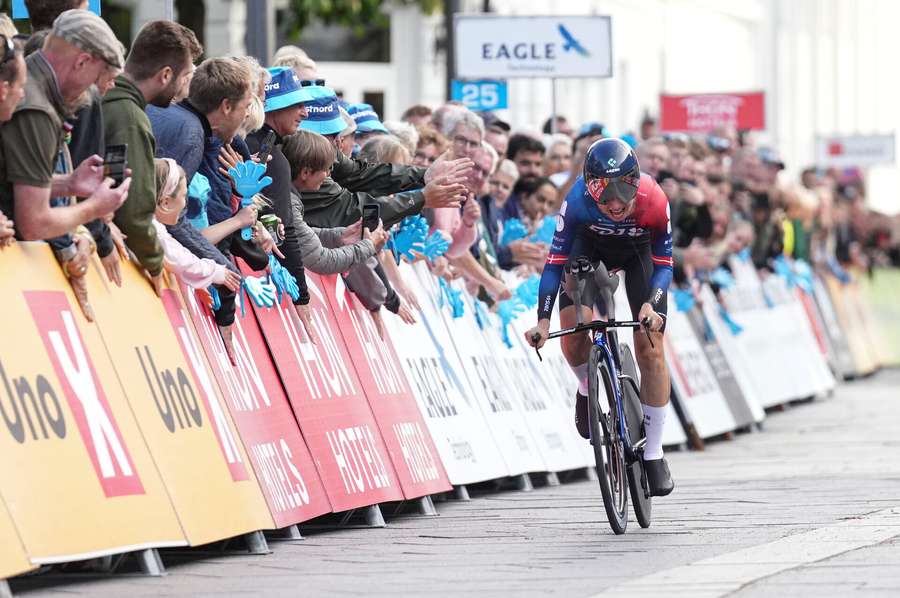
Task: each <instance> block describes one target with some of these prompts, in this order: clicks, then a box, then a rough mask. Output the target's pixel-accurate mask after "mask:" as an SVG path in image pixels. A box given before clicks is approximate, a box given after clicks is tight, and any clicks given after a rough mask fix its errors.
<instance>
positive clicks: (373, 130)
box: [347, 104, 390, 151]
mask: <svg viewBox="0 0 900 598" xmlns="http://www.w3.org/2000/svg"><path fill="white" fill-rule="evenodd" d="M347 113H348V114H350V116H352V117H353V120H354V121H356V144H357V148H356V151H359V148H360V147H362V144H363V143H365V142H366V139H369V138H370V137H375V136H376V135H388V134H390V131H388V130H387V128H386V127H385V126H384V125H383V124H382V123H381V119H380V118H379V117H378V113H377V112H375V109H374V108H372V106H371V105H370V104H350V106H348V107H347Z"/></svg>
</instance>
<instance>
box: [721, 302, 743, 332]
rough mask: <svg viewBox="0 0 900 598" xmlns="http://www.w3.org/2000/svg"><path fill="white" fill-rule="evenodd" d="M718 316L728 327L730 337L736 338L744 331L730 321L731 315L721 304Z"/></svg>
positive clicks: (741, 327)
mask: <svg viewBox="0 0 900 598" xmlns="http://www.w3.org/2000/svg"><path fill="white" fill-rule="evenodd" d="M719 316H720V317H721V318H722V321H723V322H725V324H726V325H727V326H728V329H729V330H730V331H731V334H732V336H737V335H739V334H740V333H742V332H743V331H744V327H743V326H741V325H740V324H738V323H737V322H735V321H734V320H732V319H731V314H729V313H728V310H727V309H725V306H724V305H722V304H721V303H720V304H719Z"/></svg>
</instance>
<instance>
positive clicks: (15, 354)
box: [0, 243, 185, 564]
mask: <svg viewBox="0 0 900 598" xmlns="http://www.w3.org/2000/svg"><path fill="white" fill-rule="evenodd" d="M0 271H2V272H3V293H0V313H3V318H4V330H3V332H4V337H3V338H4V341H3V342H2V343H0V417H2V420H3V425H2V426H0V452H2V454H3V459H0V494H2V496H3V499H4V501H5V503H6V505H7V507H8V508H9V513H10V515H11V516H12V519H13V522H14V523H15V526H16V528H17V529H18V531H19V536H20V537H21V539H22V543H23V544H24V546H25V550H26V552H27V554H28V555H29V557H30V559H31V561H32V562H33V563H36V564H41V563H52V562H61V561H70V560H78V559H83V558H90V557H93V556H99V555H105V554H111V553H116V552H125V551H130V550H136V549H140V548H148V547H156V546H179V545H184V544H185V538H184V534H183V532H182V530H181V526H180V525H179V524H178V519H177V517H176V515H175V512H174V510H173V508H172V504H171V502H170V501H169V497H168V495H167V493H166V490H165V488H164V487H163V484H162V480H161V479H160V477H159V474H158V472H157V469H156V466H155V465H154V463H153V460H152V459H151V457H150V452H149V451H148V449H147V445H146V444H145V443H144V439H143V437H142V435H141V432H140V430H139V429H138V426H137V423H136V421H135V417H134V414H133V413H132V410H131V408H130V407H129V404H128V402H127V401H126V399H125V394H124V392H123V389H122V386H121V384H120V383H119V379H120V378H119V377H117V374H116V371H115V370H114V369H113V364H112V362H111V360H110V356H109V354H108V353H107V352H106V348H105V347H104V345H103V341H102V339H101V338H100V331H99V329H98V327H97V325H96V324H91V323H89V322H87V320H85V318H84V316H83V315H82V313H81V309H80V308H79V307H78V304H77V302H76V301H75V298H74V296H73V295H72V292H71V288H70V286H69V283H68V281H67V280H66V279H65V277H64V276H63V274H62V272H61V270H60V268H59V266H58V265H57V264H56V260H55V259H54V258H53V256H52V254H51V251H50V248H49V246H48V245H46V244H43V243H33V244H32V243H20V244H17V245H16V246H14V247H12V248H7V249H5V250H4V251H3V252H2V253H0ZM92 276H96V273H92ZM132 322H133V319H132ZM130 328H131V329H133V328H134V327H133V326H131V327H130Z"/></svg>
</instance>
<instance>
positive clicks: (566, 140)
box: [543, 133, 572, 187]
mask: <svg viewBox="0 0 900 598" xmlns="http://www.w3.org/2000/svg"><path fill="white" fill-rule="evenodd" d="M544 145H545V146H546V147H547V153H546V155H545V156H544V166H543V176H545V177H549V178H550V182H552V183H553V184H554V185H555V186H556V187H562V186H563V184H565V182H566V179H568V178H569V171H570V170H571V169H572V138H571V137H569V136H567V135H563V134H562V133H557V134H556V135H550V136H548V137H547V138H546V139H545V140H544Z"/></svg>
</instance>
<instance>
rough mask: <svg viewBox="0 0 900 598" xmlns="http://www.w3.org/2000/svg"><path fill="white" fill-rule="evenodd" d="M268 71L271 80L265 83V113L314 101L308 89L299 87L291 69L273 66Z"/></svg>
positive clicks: (313, 96)
mask: <svg viewBox="0 0 900 598" xmlns="http://www.w3.org/2000/svg"><path fill="white" fill-rule="evenodd" d="M268 70H269V73H270V74H271V75H272V80H271V81H269V82H268V83H266V105H265V111H266V112H274V111H275V110H281V109H283V108H289V107H291V106H296V105H297V104H305V103H307V102H311V101H313V100H314V99H315V95H314V94H313V93H312V92H310V91H309V88H308V87H301V86H300V82H299V81H298V80H297V76H296V75H295V74H294V71H293V69H289V68H285V67H281V66H275V67H272V68H270V69H268Z"/></svg>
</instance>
